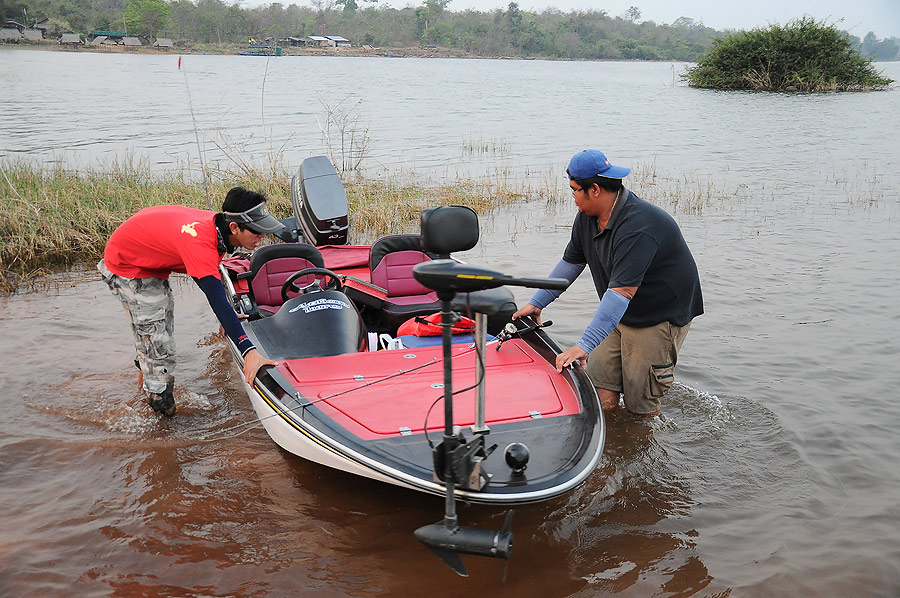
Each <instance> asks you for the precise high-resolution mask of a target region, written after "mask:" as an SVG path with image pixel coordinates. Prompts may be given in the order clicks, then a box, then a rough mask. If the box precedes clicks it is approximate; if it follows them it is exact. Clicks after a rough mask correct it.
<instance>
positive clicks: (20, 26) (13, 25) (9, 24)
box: [3, 19, 27, 37]
mask: <svg viewBox="0 0 900 598" xmlns="http://www.w3.org/2000/svg"><path fill="white" fill-rule="evenodd" d="M3 28H4V29H15V30H17V31H18V32H19V33H20V34H21V33H22V32H23V31H25V30H26V29H27V27H25V23H20V22H19V21H17V20H15V19H6V22H5V23H4V24H3ZM19 37H21V35H20V36H19Z"/></svg>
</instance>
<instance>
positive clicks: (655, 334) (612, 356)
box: [587, 322, 691, 413]
mask: <svg viewBox="0 0 900 598" xmlns="http://www.w3.org/2000/svg"><path fill="white" fill-rule="evenodd" d="M690 327H691V324H690V323H688V324H687V326H676V325H674V324H671V323H669V322H663V323H662V324H657V325H656V326H649V327H647V328H633V327H631V326H625V325H624V324H619V325H618V326H617V327H616V329H615V330H613V331H612V333H611V334H610V335H609V336H608V337H606V339H604V341H603V342H602V343H600V345H599V346H598V347H597V348H596V349H594V350H593V351H591V354H590V356H589V357H588V363H587V374H588V376H589V377H590V379H591V382H593V383H594V386H596V387H597V388H602V389H605V390H611V391H613V392H621V393H623V394H624V395H625V407H626V408H627V409H628V410H629V411H631V412H632V413H655V412H656V411H659V400H660V398H661V397H662V396H663V395H664V394H666V392H667V391H668V390H669V388H670V387H671V386H672V382H674V381H675V364H676V363H678V351H680V350H681V345H682V344H683V343H684V337H686V336H687V333H688V329H689V328H690Z"/></svg>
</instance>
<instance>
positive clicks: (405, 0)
mask: <svg viewBox="0 0 900 598" xmlns="http://www.w3.org/2000/svg"><path fill="white" fill-rule="evenodd" d="M510 1H511V0H451V2H450V4H449V5H448V6H447V8H448V10H452V11H461V10H466V9H467V8H472V9H475V10H482V11H491V10H494V9H495V8H506V7H507V5H508V4H509V2H510ZM516 1H517V2H518V4H519V8H521V9H522V10H530V11H534V12H540V11H542V10H544V9H547V8H558V9H559V10H561V11H563V12H569V11H571V10H591V9H593V10H605V11H606V12H607V13H609V15H610V16H614V17H615V16H622V15H624V14H625V11H626V10H627V9H628V7H629V6H636V7H638V8H639V9H640V11H641V19H640V20H641V21H648V20H652V21H654V22H656V23H657V24H662V23H671V22H672V21H674V20H675V19H677V18H678V17H689V18H692V19H694V20H695V21H703V24H704V25H706V26H708V27H712V28H714V29H719V30H722V29H752V28H753V27H767V26H768V25H769V24H771V23H778V24H781V25H783V24H785V23H787V22H788V21H790V20H792V19H795V18H799V17H802V16H804V15H810V16H812V17H814V18H816V19H817V20H820V21H821V20H823V19H824V20H825V21H826V22H827V23H836V24H837V25H838V27H839V28H840V29H844V30H847V31H849V32H850V33H851V34H853V35H856V36H857V37H859V38H862V37H864V36H865V35H866V34H867V33H868V32H869V31H874V32H875V35H876V36H877V37H878V38H879V39H883V38H886V37H900V0H851V1H848V0H843V1H841V0H516ZM268 3H269V2H266V1H265V0H245V1H244V2H241V5H242V6H246V7H250V6H259V5H262V4H268ZM281 3H282V4H285V5H289V4H298V5H301V6H303V5H310V4H311V3H310V2H309V0H281ZM421 3H422V2H421V1H420V0H379V4H380V5H388V6H392V7H394V8H403V7H404V6H407V5H420V4H421ZM360 4H362V3H360ZM840 19H843V21H841V22H838V21H839V20H840Z"/></svg>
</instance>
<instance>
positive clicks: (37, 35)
mask: <svg viewBox="0 0 900 598" xmlns="http://www.w3.org/2000/svg"><path fill="white" fill-rule="evenodd" d="M23 35H24V36H25V39H26V40H27V41H30V42H39V41H43V39H44V32H43V31H41V30H40V29H26V30H25V32H24V34H23Z"/></svg>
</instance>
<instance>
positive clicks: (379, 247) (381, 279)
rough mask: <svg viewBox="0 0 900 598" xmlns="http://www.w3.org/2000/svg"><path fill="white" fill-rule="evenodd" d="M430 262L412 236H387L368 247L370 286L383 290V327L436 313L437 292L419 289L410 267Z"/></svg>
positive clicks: (424, 288)
mask: <svg viewBox="0 0 900 598" xmlns="http://www.w3.org/2000/svg"><path fill="white" fill-rule="evenodd" d="M431 259H432V258H431V255H429V254H428V253H426V252H424V251H422V246H421V241H420V237H419V235H416V234H409V235H389V236H387V237H382V238H380V239H378V240H377V241H376V242H375V243H373V244H372V248H371V249H370V250H369V273H370V277H371V281H372V284H374V285H377V286H379V287H381V288H382V289H384V290H385V291H386V296H385V298H384V300H383V302H382V304H381V311H382V314H383V317H384V320H385V321H384V323H385V325H386V326H387V327H389V328H397V327H398V326H400V324H402V323H403V322H405V321H406V320H408V319H410V318H411V317H413V316H423V315H428V314H432V313H434V312H435V311H440V309H441V305H440V302H439V301H438V296H437V293H436V292H435V291H432V290H431V289H428V288H426V287H424V286H422V284H421V283H419V281H417V280H416V279H415V278H413V273H412V269H413V266H415V265H416V264H419V263H422V262H427V261H430V260H431Z"/></svg>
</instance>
